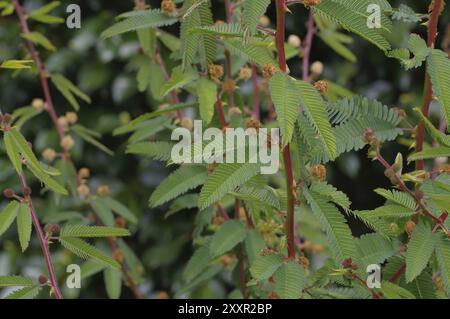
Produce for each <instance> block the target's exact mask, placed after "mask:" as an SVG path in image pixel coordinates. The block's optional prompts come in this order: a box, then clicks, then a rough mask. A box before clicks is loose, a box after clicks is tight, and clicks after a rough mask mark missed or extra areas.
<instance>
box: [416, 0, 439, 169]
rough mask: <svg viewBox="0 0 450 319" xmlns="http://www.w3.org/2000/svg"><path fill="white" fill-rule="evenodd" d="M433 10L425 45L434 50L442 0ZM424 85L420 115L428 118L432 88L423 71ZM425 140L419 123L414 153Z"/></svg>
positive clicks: (419, 166) (421, 165) (418, 166)
mask: <svg viewBox="0 0 450 319" xmlns="http://www.w3.org/2000/svg"><path fill="white" fill-rule="evenodd" d="M433 4H434V5H433V8H432V11H431V17H430V20H429V21H428V39H427V45H428V47H429V48H434V45H435V42H436V37H437V31H438V30H437V27H438V22H439V16H440V14H441V7H442V0H433ZM425 72H426V74H425V84H424V101H423V106H422V113H423V115H424V116H426V117H428V113H429V111H430V104H431V101H432V100H433V87H432V84H431V78H430V75H429V74H428V72H427V71H425ZM424 139H425V123H423V122H421V123H420V124H419V127H418V130H417V136H416V151H417V152H421V151H422V150H423V143H424ZM424 167H425V162H424V160H419V161H417V162H416V169H417V170H423V169H424Z"/></svg>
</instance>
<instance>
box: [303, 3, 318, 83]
mask: <svg viewBox="0 0 450 319" xmlns="http://www.w3.org/2000/svg"><path fill="white" fill-rule="evenodd" d="M306 29H307V33H306V38H305V43H304V46H303V70H302V71H303V81H309V79H310V78H309V62H310V57H311V48H312V43H313V39H314V34H315V33H316V28H315V26H314V13H313V11H312V10H311V11H310V12H309V18H308V22H307V23H306Z"/></svg>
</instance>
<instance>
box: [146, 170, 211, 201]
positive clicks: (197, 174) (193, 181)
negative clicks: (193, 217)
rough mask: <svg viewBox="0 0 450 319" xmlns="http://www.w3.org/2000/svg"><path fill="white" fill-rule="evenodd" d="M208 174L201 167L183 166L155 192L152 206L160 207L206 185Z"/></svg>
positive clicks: (151, 198)
mask: <svg viewBox="0 0 450 319" xmlns="http://www.w3.org/2000/svg"><path fill="white" fill-rule="evenodd" d="M207 176H208V174H207V171H206V168H205V167H204V166H201V165H186V166H181V167H180V168H179V169H177V170H176V171H175V172H173V173H172V174H170V175H169V176H168V177H167V178H166V179H165V180H164V181H163V182H162V183H161V184H160V185H159V186H158V187H157V188H156V189H155V191H154V192H153V194H152V196H151V197H150V206H151V207H157V206H160V205H162V204H164V203H166V202H168V201H170V200H171V199H174V198H176V197H177V196H179V195H182V194H184V193H186V192H187V191H189V190H191V189H194V188H196V187H198V186H200V185H202V184H204V183H205V181H206V178H207Z"/></svg>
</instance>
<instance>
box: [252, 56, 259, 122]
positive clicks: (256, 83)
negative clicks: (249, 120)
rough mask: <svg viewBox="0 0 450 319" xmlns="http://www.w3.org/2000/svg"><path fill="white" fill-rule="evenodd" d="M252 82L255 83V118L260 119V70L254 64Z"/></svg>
mask: <svg viewBox="0 0 450 319" xmlns="http://www.w3.org/2000/svg"><path fill="white" fill-rule="evenodd" d="M252 83H253V115H252V116H253V118H254V119H256V120H259V119H260V117H261V114H260V110H261V109H260V105H259V104H260V102H261V101H260V99H259V79H258V71H257V70H256V66H255V65H254V64H253V65H252Z"/></svg>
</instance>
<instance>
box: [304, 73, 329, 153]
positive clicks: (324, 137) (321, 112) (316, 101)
mask: <svg viewBox="0 0 450 319" xmlns="http://www.w3.org/2000/svg"><path fill="white" fill-rule="evenodd" d="M296 85H297V88H298V89H299V98H300V105H301V106H302V107H303V109H304V112H305V114H306V117H307V118H308V120H309V122H310V123H311V124H312V126H313V128H314V130H315V132H316V134H317V138H318V139H320V140H321V141H322V143H323V145H325V154H326V155H327V156H328V158H330V159H334V158H336V156H337V146H336V137H335V135H334V133H333V130H332V129H331V125H330V122H329V120H328V117H327V112H326V110H325V105H324V101H323V99H322V97H321V96H320V94H319V92H318V91H317V90H316V89H315V88H314V87H313V86H312V85H311V84H309V83H307V82H304V81H296Z"/></svg>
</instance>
